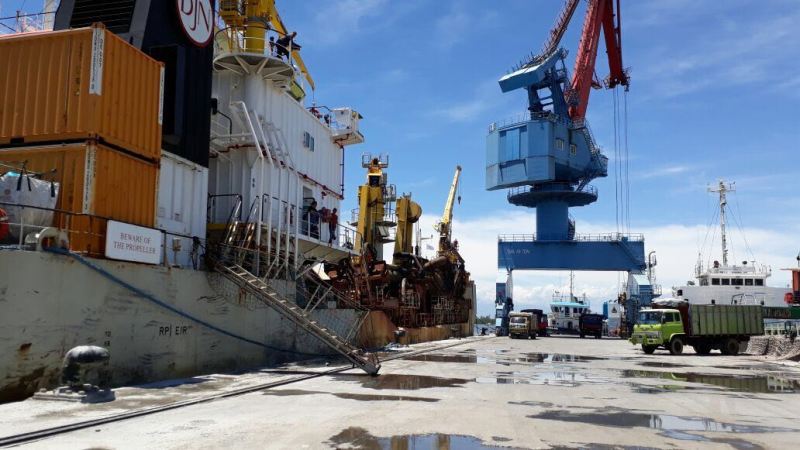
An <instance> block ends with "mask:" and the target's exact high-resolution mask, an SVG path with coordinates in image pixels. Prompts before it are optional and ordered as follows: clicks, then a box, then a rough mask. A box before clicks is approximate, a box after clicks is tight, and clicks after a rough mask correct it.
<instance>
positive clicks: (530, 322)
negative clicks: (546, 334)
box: [508, 312, 539, 339]
mask: <svg viewBox="0 0 800 450" xmlns="http://www.w3.org/2000/svg"><path fill="white" fill-rule="evenodd" d="M508 317H509V320H508V336H509V337H510V338H511V339H517V338H522V339H536V333H537V332H538V330H539V323H538V320H537V318H536V315H534V314H531V313H528V312H518V313H516V312H515V313H511V314H509V315H508Z"/></svg>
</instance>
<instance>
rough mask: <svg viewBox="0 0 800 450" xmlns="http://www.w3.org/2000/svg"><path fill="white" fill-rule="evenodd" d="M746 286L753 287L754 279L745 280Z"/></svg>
mask: <svg viewBox="0 0 800 450" xmlns="http://www.w3.org/2000/svg"><path fill="white" fill-rule="evenodd" d="M744 285H745V286H752V285H753V279H752V278H747V279H745V280H744Z"/></svg>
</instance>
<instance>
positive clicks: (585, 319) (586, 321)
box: [578, 314, 603, 339]
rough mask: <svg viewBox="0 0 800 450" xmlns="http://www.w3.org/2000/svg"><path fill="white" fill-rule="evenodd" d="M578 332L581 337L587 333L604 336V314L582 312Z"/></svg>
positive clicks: (598, 337) (597, 336) (595, 336)
mask: <svg viewBox="0 0 800 450" xmlns="http://www.w3.org/2000/svg"><path fill="white" fill-rule="evenodd" d="M578 333H579V334H580V336H581V339H583V338H584V337H586V336H587V335H588V336H594V338H595V339H600V338H601V337H602V336H603V315H602V314H581V317H580V319H578Z"/></svg>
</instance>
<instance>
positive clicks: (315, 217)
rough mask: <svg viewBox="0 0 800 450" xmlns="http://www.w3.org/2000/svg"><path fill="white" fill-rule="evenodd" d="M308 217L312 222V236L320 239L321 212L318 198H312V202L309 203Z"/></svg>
mask: <svg viewBox="0 0 800 450" xmlns="http://www.w3.org/2000/svg"><path fill="white" fill-rule="evenodd" d="M308 218H309V221H310V222H311V230H310V231H311V237H313V238H314V239H319V212H317V201H316V200H311V204H310V205H308Z"/></svg>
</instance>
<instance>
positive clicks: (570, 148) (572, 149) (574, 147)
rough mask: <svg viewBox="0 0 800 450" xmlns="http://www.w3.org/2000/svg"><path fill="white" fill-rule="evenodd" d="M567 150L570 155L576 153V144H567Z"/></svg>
mask: <svg viewBox="0 0 800 450" xmlns="http://www.w3.org/2000/svg"><path fill="white" fill-rule="evenodd" d="M569 152H570V154H572V155H577V154H578V146H577V145H575V144H569Z"/></svg>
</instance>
